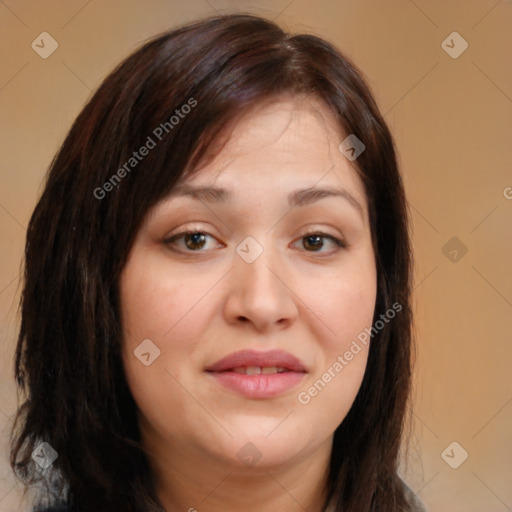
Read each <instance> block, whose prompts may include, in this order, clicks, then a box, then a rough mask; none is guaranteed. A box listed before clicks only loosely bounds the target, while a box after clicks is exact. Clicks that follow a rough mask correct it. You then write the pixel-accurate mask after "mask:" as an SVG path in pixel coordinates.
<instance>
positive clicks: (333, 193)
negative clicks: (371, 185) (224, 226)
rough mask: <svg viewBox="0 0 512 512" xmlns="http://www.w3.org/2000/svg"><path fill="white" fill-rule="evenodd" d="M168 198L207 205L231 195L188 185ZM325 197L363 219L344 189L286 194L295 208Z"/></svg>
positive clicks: (355, 202) (215, 188)
mask: <svg viewBox="0 0 512 512" xmlns="http://www.w3.org/2000/svg"><path fill="white" fill-rule="evenodd" d="M170 197H192V198H193V199H197V200H199V201H204V202H208V203H218V202H229V201H231V200H232V199H233V193H232V192H231V191H229V190H227V189H225V188H220V187H198V186H194V185H189V184H183V185H179V186H177V187H176V188H175V189H174V191H173V192H172V193H171V194H170ZM327 197H341V198H342V199H345V200H346V201H347V202H348V203H349V204H350V205H352V207H353V208H354V209H356V210H357V211H358V212H359V214H360V215H361V217H362V218H363V219H364V210H363V207H362V206H361V204H360V203H359V202H358V201H357V199H356V198H355V197H354V196H353V195H352V194H351V193H350V192H348V190H345V189H344V188H336V187H323V188H316V187H310V188H304V189H297V190H293V191H292V192H290V193H289V194H288V204H289V205H290V207H292V208H294V207H296V206H307V205H309V204H312V203H315V202H317V201H320V200H321V199H325V198H327Z"/></svg>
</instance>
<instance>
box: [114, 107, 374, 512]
mask: <svg viewBox="0 0 512 512" xmlns="http://www.w3.org/2000/svg"><path fill="white" fill-rule="evenodd" d="M346 135H347V134H342V133H341V131H340V130H339V128H338V127H337V124H336V120H335V118H334V117H333V114H332V113H331V112H330V111H329V110H328V108H327V107H326V106H324V104H323V103H320V102H318V101H317V100H315V99H312V98H307V101H304V99H302V100H300V101H299V100H298V99H297V98H292V97H282V98H280V99H279V100H277V101H275V102H274V103H272V104H269V103H266V104H262V105H261V106H260V107H259V108H257V109H256V110H253V111H251V113H250V114H248V115H246V116H244V117H242V118H241V119H240V120H239V121H238V123H237V125H236V129H235V130H234V132H233V135H232V137H231V138H230V140H229V142H228V143H227V145H226V146H225V147H224V149H223V150H222V152H221V153H220V154H219V155H218V157H217V158H216V159H215V160H214V161H213V162H211V163H209V164H208V165H207V166H205V167H204V168H202V169H201V170H200V171H199V172H198V174H196V175H194V176H193V177H192V178H189V179H188V181H187V183H188V184H194V185H203V186H217V187H223V188H226V189H229V190H231V191H232V193H233V199H232V200H231V201H230V202H215V201H208V200H206V199H204V198H203V199H201V200H198V199H194V198H193V197H177V196H173V195H170V196H169V197H167V198H166V199H165V200H163V201H162V202H160V203H159V204H157V205H156V207H155V208H153V209H152V210H150V212H149V213H148V215H147V216H146V218H145V220H144V222H143V225H142V226H141V228H140V230H139V232H138V233H137V235H136V239H135V242H134V245H133V247H132V249H131V252H130V255H129V258H128V261H127V264H126V266H125V268H124V270H123V273H122V275H121V281H120V289H121V314H122V323H123V327H124V330H125V339H124V346H123V362H124V367H125V371H126V377H127V381H128V385H129V387H130V389H131V392H132V394H133V396H134V399H135V401H136V403H137V405H138V409H139V411H138V415H139V424H140V430H141V438H142V443H143V445H144V447H145V448H146V449H147V451H148V456H149V460H150V463H151V465H152V468H153V470H154V474H155V482H156V489H157V493H158V496H159V498H160V500H161V503H162V505H163V506H164V507H165V509H166V510H167V512H174V511H190V512H193V511H194V510H197V511H198V512H220V511H222V512H229V511H239V510H245V511H248V512H252V511H254V512H256V511H258V512H267V511H268V512H270V511H272V512H274V511H275V510H287V511H289V512H295V511H297V512H298V511H301V512H302V511H304V510H308V511H311V512H320V511H321V505H322V501H323V499H324V497H325V487H324V486H325V481H326V477H327V467H328V463H329V457H330V453H331V448H332V440H333V434H334V431H335V429H336V428H337V426H338V425H339V424H340V423H341V422H342V421H343V419H344V418H345V416H346V414H347V412H348V411H349V409H350V407H351V405H352V403H353V401H354V399H355V396H356V394H357V391H358V389H359V387H360V384H361V382H362V378H363V375H364V371H365V368H366V362H367V355H368V346H364V345H362V344H360V346H361V350H360V352H358V353H357V355H355V356H354V357H353V359H352V360H351V361H350V362H348V364H347V365H346V366H344V368H343V370H342V371H340V372H338V373H336V372H335V375H336V376H335V377H334V378H332V379H331V380H330V382H329V383H328V384H326V385H325V387H324V388H323V389H322V390H321V391H320V392H319V393H318V394H317V395H316V396H314V397H311V400H310V401H309V403H307V404H303V403H300V402H299V401H298V398H297V397H298V394H299V393H300V392H304V391H307V390H308V388H310V387H311V386H312V385H313V383H314V382H315V381H317V380H318V379H319V378H321V376H322V374H324V373H325V372H326V371H327V370H328V368H330V367H332V366H333V364H334V363H335V361H336V360H337V357H338V356H340V355H341V356H343V354H344V353H345V352H346V351H347V350H349V348H350V346H351V344H352V342H353V340H355V339H356V337H357V335H358V334H359V333H360V332H361V331H363V330H364V329H365V328H369V327H371V325H372V318H373V313H374V308H375V300H376V293H377V284H376V267H375V259H374V252H373V247H372V242H371V233H370V226H369V219H368V205H367V202H366V197H365V193H364V187H363V184H362V182H361V180H360V178H359V177H358V175H357V173H356V171H355V169H354V168H353V167H352V166H353V163H351V162H350V161H348V160H347V159H346V158H345V157H344V156H343V154H342V153H341V152H340V151H339V150H338V145H339V144H340V142H341V141H342V140H343V139H344V138H345V137H346ZM313 186H314V187H315V188H320V187H325V186H332V187H337V188H343V189H345V190H346V191H348V192H349V193H350V194H351V195H352V196H353V197H354V198H355V199H356V201H357V202H358V203H359V205H360V206H361V212H360V211H358V209H356V208H355V207H354V206H352V205H351V203H350V202H349V201H347V200H346V199H344V198H342V197H327V198H323V199H320V200H318V201H316V202H313V203H311V204H308V205H305V206H296V207H295V208H291V207H290V206H289V205H288V201H287V195H288V193H290V192H291V191H292V190H295V189H299V188H309V187H313ZM188 229H190V230H197V229H200V230H202V231H205V232H207V233H208V236H205V237H204V238H202V239H201V237H199V240H198V238H196V239H195V241H194V240H190V238H187V237H186V236H185V237H181V238H178V239H175V241H174V243H171V244H170V243H166V242H165V241H166V240H168V239H169V238H170V237H171V235H176V234H179V233H180V232H183V231H186V230H188ZM309 232H312V233H325V234H327V235H331V236H333V237H336V238H339V239H342V240H345V241H346V243H347V244H348V246H347V247H346V248H343V247H338V246H337V245H336V244H335V243H334V242H333V241H331V240H330V239H329V238H327V237H326V238H320V239H319V240H318V239H316V245H315V240H313V242H311V239H307V238H304V237H305V235H306V234H308V233H309ZM249 235H250V236H252V237H253V238H254V239H255V240H256V241H257V242H258V243H259V244H260V246H261V247H262V248H263V252H262V254H261V255H260V256H259V257H258V258H257V259H256V260H255V261H254V262H252V263H250V264H249V263H247V262H246V261H244V259H242V258H241V257H240V256H239V255H238V254H237V252H236V251H235V249H236V247H237V245H238V244H240V242H242V241H243V240H244V239H245V238H246V237H247V236H249ZM187 241H188V246H187V245H186V242H187ZM322 244H323V245H322ZM190 247H192V248H190ZM194 249H195V250H194ZM144 339H151V340H152V342H153V343H154V344H155V345H156V346H157V347H158V348H159V350H160V356H159V357H158V358H156V359H155V360H154V362H152V363H151V364H150V365H149V366H145V365H144V364H142V363H141V362H140V360H139V359H138V358H137V357H135V355H134V350H135V349H136V348H137V346H138V345H139V344H140V343H141V342H142V340H144ZM240 349H254V350H259V351H266V350H270V349H282V350H286V351H288V352H291V353H292V354H293V355H295V356H296V357H298V358H299V359H300V360H302V362H303V363H304V364H305V365H306V368H307V370H308V373H306V374H305V376H304V378H303V380H302V382H301V383H300V384H299V385H297V386H295V387H294V388H293V389H291V390H288V391H286V392H284V393H282V394H280V395H279V396H276V397H273V398H267V399H249V398H246V397H244V396H242V395H239V394H237V393H235V392H233V391H231V390H229V389H226V388H224V387H222V386H221V385H220V384H218V383H217V382H216V381H215V379H212V377H211V376H210V375H208V374H207V373H205V368H206V367H207V366H208V365H211V364H212V363H214V362H215V361H217V360H219V359H221V358H223V357H225V356H226V355H228V354H230V353H232V352H235V351H237V350H240ZM248 442H250V443H252V444H253V445H254V446H256V447H257V450H258V452H259V454H260V455H261V458H260V459H259V461H258V462H257V463H256V464H255V465H253V466H250V467H248V466H246V465H245V464H244V463H243V462H242V460H241V459H240V458H239V457H238V456H237V453H238V452H239V451H240V450H241V449H242V447H244V445H246V443H248Z"/></svg>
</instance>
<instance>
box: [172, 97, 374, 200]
mask: <svg viewBox="0 0 512 512" xmlns="http://www.w3.org/2000/svg"><path fill="white" fill-rule="evenodd" d="M345 137H346V134H345V133H343V130H342V128H341V126H340V125H339V123H338V120H337V119H336V117H335V116H334V114H333V113H332V112H331V111H330V110H329V108H328V107H327V106H326V105H325V104H324V103H323V102H322V101H320V100H318V99H316V98H313V97H298V96H295V97H290V96H288V97H286V96H285V97H282V98H280V99H278V100H273V101H270V102H266V103H263V104H260V105H258V106H256V107H255V108H253V109H251V111H250V112H248V113H246V114H245V115H244V116H242V117H241V118H240V119H238V120H237V121H236V123H235V125H234V127H233V129H232V131H231V132H230V138H229V140H228V142H227V143H226V144H225V145H224V147H223V148H222V150H221V151H220V152H219V154H217V155H216V157H215V158H214V159H213V160H212V161H210V162H209V163H208V164H207V165H205V166H204V167H202V168H201V169H200V170H198V171H197V172H195V173H193V175H192V176H190V177H189V178H187V179H185V180H184V182H182V183H187V184H193V185H197V186H213V185H217V186H225V187H229V188H231V189H234V190H235V191H236V188H237V187H239V188H241V187H249V188H252V189H253V190H254V189H255V188H256V189H257V188H258V187H264V186H265V184H267V187H268V188H269V189H270V190H271V191H277V190H278V189H279V188H282V187H284V188H292V187H293V186H294V185H298V184H300V185H303V186H315V184H317V183H318V185H319V186H320V185H322V186H324V185H325V186H328V185H331V186H332V185H339V184H342V185H343V186H345V187H347V188H350V189H351V190H352V191H353V193H354V194H355V195H358V196H359V197H360V198H361V199H362V200H363V201H364V197H365V193H364V187H363V184H362V182H361V180H360V178H359V176H358V173H357V171H356V169H355V167H354V164H353V163H352V162H350V161H348V160H347V159H346V158H345V157H344V156H343V154H342V153H341V152H340V151H339V149H338V146H339V144H340V142H341V141H342V140H343V139H344V138H345Z"/></svg>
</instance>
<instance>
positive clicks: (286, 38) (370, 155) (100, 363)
mask: <svg viewBox="0 0 512 512" xmlns="http://www.w3.org/2000/svg"><path fill="white" fill-rule="evenodd" d="M407 219H408V212H407V206H406V200H405V196H404V190H403V186H402V182H401V178H400V174H399V172H398V169H397V162H396V157H395V152H394V146H393V140H392V136H391V134H390V132H389V130H388V128H387V126H386V124H385V122H384V120H383V118H382V116H381V115H380V113H379V111H378V108H377V106H376V104H375V101H374V99H373V98H372V95H371V93H370V91H369V89H368V86H367V85H366V83H365V81H364V80H363V78H362V77H361V75H360V73H359V72H358V71H357V69H356V68H355V66H354V65H353V64H352V63H351V62H350V61H349V60H348V59H347V58H346V57H344V56H343V55H341V54H340V53H339V51H338V50H336V49H335V48H334V47H333V46H332V45H330V44H329V43H327V42H326V41H324V40H322V39H319V38H317V37H314V36H309V35H297V36H291V35H288V34H286V33H284V32H283V31H282V30H281V29H280V28H279V27H277V26H276V25H275V24H273V23H271V22H269V21H266V20H263V19H261V18H258V17H253V16H246V15H230V16H221V17H215V18H209V19H206V20H202V21H199V22H196V23H193V24H189V25H187V26H184V27H182V28H179V29H177V30H173V31H171V32H168V33H166V34H164V35H162V36H160V37H157V38H156V39H154V40H152V41H150V42H149V43H147V44H146V45H144V46H143V47H142V48H141V49H140V50H138V51H137V52H135V53H134V54H133V55H132V56H130V57H129V58H128V59H126V60H125V61H124V62H123V63H122V64H121V65H120V66H118V67H117V69H116V70H114V71H113V72H112V73H111V75H110V76H108V77H107V78H106V80H105V81H104V83H103V84H102V85H101V87H100V88H99V90H98V91H97V92H96V94H95V95H94V96H93V98H92V99H91V100H90V101H89V103H88V104H87V105H86V106H85V108H84V109H83V111H82V112H81V113H80V115H79V116H78V118H77V120H76V121H75V123H74V125H73V127H72V129H71V131H70V133H69V135H68V137H67V138H66V140H65V142H64V144H63V146H62V148H61V150H60V151H59V153H58V154H57V156H56V158H55V160H54V161H53V163H52V165H51V169H50V172H49V174H48V178H47V183H46V187H45V190H44V192H43V194H42V197H41V199H40V200H39V202H38V204H37V206H36V209H35V211H34V213H33V216H32V218H31V221H30V225H29V229H28V233H27V246H26V272H25V283H24V291H23V298H22V304H21V311H22V322H21V328H20V334H19V340H18V347H17V353H16V362H15V373H16V378H17V382H18V385H19V386H20V388H22V389H23V390H25V391H26V392H27V400H26V401H25V402H24V403H23V405H22V406H21V407H20V411H19V414H18V417H17V421H16V429H15V430H13V439H12V453H11V463H12V466H13V468H14V470H15V471H16V472H17V474H18V475H20V477H21V478H22V479H23V480H24V481H25V482H26V483H27V485H32V486H36V487H37V489H38V490H39V491H40V492H39V494H38V496H39V497H38V506H37V507H36V510H42V509H44V507H49V506H59V504H60V506H61V507H62V508H61V509H59V510H72V511H95V512H97V511H162V510H165V511H166V512H174V511H177V510H188V511H190V512H192V511H194V510H197V511H199V512H201V511H211V512H214V511H218V510H223V511H229V510H241V509H243V510H258V511H270V510H277V509H281V510H287V511H290V512H292V511H299V510H309V511H314V512H320V511H325V510H328V511H329V512H331V511H348V510H350V511H357V512H363V511H378V512H386V511H411V510H423V508H422V506H421V504H420V503H419V502H418V500H417V499H416V498H415V497H414V494H413V493H412V491H410V489H408V488H407V486H405V484H404V483H403V482H402V481H401V480H400V478H399V477H398V475H397V467H398V453H399V448H400V444H401V438H402V433H403V426H404V419H405V415H406V410H407V399H408V395H409V389H410V378H411V363H410V359H411V323H412V315H411V305H410V293H411V288H410V283H411V265H412V258H411V252H410V241H409V234H408V220H407ZM41 489H43V490H46V492H44V493H43V492H41ZM47 510H57V509H56V508H47Z"/></svg>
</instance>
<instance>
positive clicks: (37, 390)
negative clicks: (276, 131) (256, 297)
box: [11, 14, 413, 512]
mask: <svg viewBox="0 0 512 512" xmlns="http://www.w3.org/2000/svg"><path fill="white" fill-rule="evenodd" d="M282 95H294V96H297V95H298V96H302V97H307V98H316V99H318V100H320V101H322V102H324V104H325V105H326V106H327V107H328V108H329V109H330V111H332V113H333V115H334V116H335V117H336V119H337V121H338V123H339V130H340V142H341V140H342V139H341V136H342V133H345V134H354V135H356V136H357V137H358V138H359V139H360V140H361V141H363V143H364V145H365V150H364V152H363V153H362V154H361V155H360V156H359V157H358V158H357V160H356V161H354V162H353V164H354V166H355V168H356V170H357V173H358V174H359V176H360V177H361V179H362V181H363V183H364V187H365V191H366V196H367V200H368V206H369V219H370V227H371V235H372V240H373V247H374V249H375V261H376V265H377V280H378V282H377V302H376V307H375V314H374V321H376V320H377V319H378V318H379V315H380V314H382V313H383V312H385V311H387V310H388V309H389V308H390V307H391V306H392V304H393V303H395V302H398V303H399V304H400V305H401V306H402V310H401V311H400V313H399V314H397V315H396V317H395V318H394V319H393V320H392V321H391V322H389V323H386V324H385V325H384V327H383V328H382V329H381V330H380V331H379V332H378V333H377V334H376V335H375V336H374V338H373V340H372V343H371V344H370V349H369V356H368V363H367V368H366V372H365V375H364V378H363V381H362V385H361V387H360V390H359V392H358V394H357V397H356V399H355V401H354V403H353V406H352V407H351V409H350V411H349V413H348V415H347V416H346V418H345V419H344V420H343V422H342V423H341V424H340V425H339V427H338V428H337V429H336V431H335V434H334V442H333V449H332V456H331V460H330V466H329V476H328V489H327V491H328V492H327V499H326V502H325V505H327V504H328V503H330V504H333V505H334V506H335V509H336V510H339V511H341V510H343V511H355V512H370V511H373V512H397V511H407V510H409V505H408V504H407V500H406V497H405V494H404V489H403V487H402V482H401V480H400V479H399V477H398V476H397V470H398V466H399V461H400V457H399V452H400V446H401V439H402V437H403V435H404V425H405V424H406V422H405V419H406V416H407V414H406V412H407V409H408V407H407V402H408V396H409V391H410V384H411V350H412V344H411V342H412V338H413V336H412V308H411V274H412V253H411V247H410V236H409V220H408V218H409V212H408V207H407V203H406V199H405V194H404V188H403V184H402V179H401V176H400V173H399V170H398V164H397V159H396V153H395V146H394V142H393V139H392V135H391V133H390V130H389V128H388V127H387V125H386V123H385V121H384V119H383V117H382V115H381V114H380V112H379V109H378V107H377V105H376V102H375V100H374V98H373V97H372V94H371V92H370V88H369V86H368V85H367V83H366V81H365V79H364V78H363V76H362V74H361V72H360V71H358V70H357V68H356V66H355V65H354V64H353V63H352V62H351V61H350V60H349V59H348V58H347V57H346V56H344V55H343V54H342V53H340V51H339V50H338V49H336V48H335V47H334V46H333V45H332V44H330V43H329V42H327V41H325V40H323V39H321V38H319V37H316V36H313V35H306V34H301V35H292V34H288V33H286V32H284V31H283V30H282V29H281V28H280V27H279V26H277V25H276V24H275V23H273V22H270V21H268V20H265V19H262V18H259V17H256V16H250V15H243V14H238V15H226V16H216V17H211V18H207V19H203V20H200V21H196V22H194V23H190V24H187V25H184V26H181V27H179V28H177V29H175V30H172V31H169V32H166V33H164V34H161V35H159V36H157V37H155V38H153V39H152V40H150V41H148V42H146V43H145V44H144V45H143V46H142V47H141V48H140V49H138V50H137V51H136V52H134V53H133V54H132V55H131V56H129V57H128V58H126V59H125V60H124V61H123V62H122V63H121V64H120V65H119V66H118V67H117V68H116V69H115V70H114V71H113V72H112V73H111V74H110V75H109V76H107V78H106V79H105V80H104V81H103V83H102V84H101V86H100V87H99V89H98V90H97V92H96V93H95V94H94V95H93V96H92V98H91V99H90V100H89V101H88V103H87V104H86V105H85V107H84V108H83V110H82V111H81V113H80V114H79V115H78V117H77V119H76V120H75V122H74V124H73V126H72V128H71V130H70V131H69V134H68V135H67V137H66V139H65V141H64V143H63V145H62V147H61V148H60V150H59V151H58V153H57V154H56V156H55V158H54V159H53V161H52V163H51V165H50V168H49V171H48V174H47V177H46V183H45V188H44V190H43V192H42V194H41V197H40V199H39V200H38V203H37V205H36V207H35V210H34V212H33V214H32V217H31V219H30V223H29V226H28V230H27V240H26V249H25V261H24V276H23V291H22V296H21V302H20V311H21V324H20V329H19V337H18V343H17V349H16V355H15V363H14V365H15V369H14V370H15V378H16V382H17V385H18V390H19V394H20V396H22V398H20V407H19V410H18V413H17V416H16V420H15V424H14V427H13V429H12V432H11V466H12V468H13V470H14V471H15V473H16V474H17V475H18V477H19V478H20V479H22V481H23V482H24V484H25V486H26V488H29V487H32V486H36V487H39V491H41V492H39V494H38V496H39V504H40V505H41V504H42V503H43V504H49V503H51V502H52V501H53V502H56V501H59V500H61V501H66V502H67V503H68V505H69V507H70V509H71V510H73V511H80V512H103V511H104V512H107V511H108V512H112V511H116V512H117V511H123V512H131V511H133V512H135V511H138V512H139V511H144V512H146V511H155V512H156V511H160V512H161V511H162V510H163V508H162V506H161V504H160V503H159V501H158V498H157V496H156V493H155V490H154V485H153V476H152V474H151V471H150V466H149V462H148V459H147V456H146V452H145V450H144V449H143V447H142V446H141V444H140V438H139V429H138V424H137V418H136V404H135V402H134V400H133V397H132V396H131V393H130V391H129V389H128V386H127V383H126V380H125V376H124V372H123V366H122V363H121V357H120V347H121V344H122V341H123V330H122V325H121V324H120V297H119V276H120V273H121V271H122V269H123V266H124V264H125V262H126V259H127V256H128V253H129V251H130V249H131V245H132V242H133V240H134V237H135V235H136V233H137V230H138V228H139V226H140V225H141V222H142V220H143V219H144V217H145V215H146V214H147V212H148V210H149V209H150V208H151V207H152V206H154V205H155V204H156V203H157V202H159V201H160V200H162V199H163V198H164V197H165V196H166V195H167V194H169V193H170V192H171V191H172V190H173V188H174V187H175V186H176V185H177V184H179V183H180V182H181V181H183V180H184V179H185V178H186V177H189V176H191V175H192V174H193V173H194V172H196V171H197V169H199V167H200V164H201V165H202V164H203V163H205V162H208V161H211V159H212V158H214V157H215V156H216V155H217V154H218V153H219V152H220V151H221V150H222V147H223V145H224V143H225V141H226V140H227V137H226V136H225V134H227V133H229V129H228V128H229V127H230V126H231V127H232V126H234V123H235V122H236V120H237V119H239V116H240V115H242V114H243V113H244V112H247V111H248V110H249V109H250V108H252V107H254V106H257V105H259V104H261V103H262V102H264V101H266V100H269V99H272V98H278V97H280V96H282ZM184 105H188V106H189V107H188V108H184V107H183V106H184ZM179 113H181V115H179ZM185 114H186V115H185ZM172 116H174V118H175V119H172ZM178 118H179V120H178V121H176V120H177V119H178ZM166 123H167V124H166ZM157 134H158V136H157ZM148 137H149V138H151V139H152V141H153V142H154V143H155V145H154V147H152V148H151V150H150V151H149V152H147V154H146V156H144V158H142V156H141V155H139V157H140V158H138V159H136V158H135V156H134V151H137V150H138V149H139V148H141V147H142V146H143V145H146V146H149V145H151V144H150V143H149V139H148ZM132 159H134V160H132ZM121 169H124V172H123V171H122V170H121ZM114 175H115V176H114ZM41 442H47V443H48V444H49V445H50V446H51V447H52V448H53V449H54V450H55V451H56V452H57V454H58V457H57V459H56V460H54V462H53V464H52V465H51V466H50V467H49V468H47V469H45V470H43V469H41V467H40V466H39V465H38V464H36V463H35V462H34V460H33V458H32V454H33V452H34V450H35V449H37V447H38V446H40V443H41ZM43 490H44V491H45V492H44V493H43V492H42V491H43ZM45 500H46V501H45Z"/></svg>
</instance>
